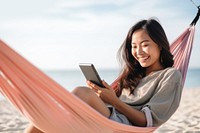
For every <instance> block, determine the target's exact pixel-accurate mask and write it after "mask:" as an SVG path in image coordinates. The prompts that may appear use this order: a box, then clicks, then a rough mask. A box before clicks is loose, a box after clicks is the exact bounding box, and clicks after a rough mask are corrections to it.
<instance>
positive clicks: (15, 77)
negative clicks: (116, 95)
mask: <svg viewBox="0 0 200 133" xmlns="http://www.w3.org/2000/svg"><path fill="white" fill-rule="evenodd" d="M194 31H195V27H194V26H190V27H188V29H186V31H185V32H183V33H182V34H181V35H180V36H179V37H178V38H177V39H176V41H175V42H174V43H173V44H172V45H171V51H172V52H173V54H174V58H175V67H176V68H178V69H179V70H180V71H181V73H182V74H183V77H184V79H185V77H186V72H187V69H188V63H189V59H190V54H191V50H192V42H193V37H194ZM183 84H184V83H183ZM113 87H114V84H113ZM0 92H1V93H2V94H3V95H4V96H5V97H6V98H7V99H8V100H9V101H10V102H11V103H12V104H13V105H14V106H15V107H16V108H17V109H18V110H19V112H21V113H22V114H23V115H24V116H25V117H26V118H27V119H28V120H30V121H31V122H32V123H33V124H34V125H35V126H36V127H37V128H39V129H40V130H42V131H44V132H46V133H66V132H67V133H80V132H81V133H94V132H95V133H148V132H153V131H155V130H156V127H150V128H149V127H135V126H128V125H124V124H120V123H117V122H114V121H111V120H109V119H107V118H105V117H104V116H102V115H101V114H99V113H98V112H97V111H95V110H94V109H93V108H91V107H90V106H88V105H87V104H86V103H84V102H83V101H81V100H80V99H78V98H77V97H75V96H74V95H73V94H72V93H70V92H68V91H67V90H66V89H65V88H63V87H62V86H60V85H59V84H58V83H56V82H55V81H54V80H52V79H51V78H50V77H48V76H47V75H45V74H44V73H43V72H42V71H40V70H39V69H38V68H36V67H35V66H33V65H32V64H31V63H29V62H28V61H27V60H26V59H24V58H23V57H22V56H20V55H19V54H18V53H16V52H15V51H14V50H12V49H11V48H10V47H9V46H7V45H6V44H5V43H4V42H3V41H0Z"/></svg>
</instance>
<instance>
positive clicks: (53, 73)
mask: <svg viewBox="0 0 200 133" xmlns="http://www.w3.org/2000/svg"><path fill="white" fill-rule="evenodd" d="M43 72H44V73H45V74H47V75H48V76H49V77H50V78H52V79H53V80H55V81H56V82H57V83H59V84H60V85H61V86H63V87H64V88H66V89H67V90H68V91H72V90H73V89H74V88H75V87H77V86H84V85H86V83H85V81H86V80H85V77H84V75H83V74H82V72H81V71H80V70H79V69H78V70H46V71H45V70H44V71H43ZM98 73H99V75H100V77H101V79H103V80H105V81H106V82H107V83H109V84H111V83H112V82H113V81H114V80H115V79H116V78H117V77H118V75H119V70H116V69H100V70H98ZM184 89H200V68H189V69H188V72H187V77H186V81H185V85H184ZM3 98H4V97H3V96H2V95H1V94H0V100H1V99H3Z"/></svg>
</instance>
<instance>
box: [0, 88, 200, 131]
mask: <svg viewBox="0 0 200 133" xmlns="http://www.w3.org/2000/svg"><path fill="white" fill-rule="evenodd" d="M199 96H200V88H195V89H184V91H183V95H182V100H181V104H180V107H179V109H178V110H177V111H176V113H175V114H174V115H173V116H172V117H171V118H170V119H169V120H168V121H167V122H166V123H165V124H163V125H162V126H161V127H160V128H158V129H157V130H156V131H155V133H200V98H199ZM28 124H29V122H28V121H27V120H26V118H24V117H23V116H22V115H20V114H19V113H18V112H17V111H16V110H15V108H13V107H12V106H11V105H10V104H9V102H8V101H6V100H1V101H0V133H23V131H24V129H25V128H26V127H27V125H28Z"/></svg>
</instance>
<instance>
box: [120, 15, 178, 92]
mask: <svg viewBox="0 0 200 133" xmlns="http://www.w3.org/2000/svg"><path fill="white" fill-rule="evenodd" d="M139 29H144V30H145V31H146V32H147V34H148V35H149V36H150V38H151V39H152V40H153V41H154V42H155V43H156V44H157V45H158V46H159V47H160V48H161V51H160V63H161V65H162V66H163V68H167V67H172V66H173V64H174V60H173V55H172V54H171V52H170V48H169V42H168V39H167V37H166V34H165V31H164V29H163V28H162V26H161V25H160V23H159V22H157V21H156V20H155V19H148V20H141V21H139V22H138V23H136V24H135V25H134V26H132V27H131V28H130V30H129V32H128V34H127V36H126V38H125V40H124V42H123V44H122V45H121V47H120V49H119V51H118V56H119V61H120V62H121V64H122V67H123V69H122V73H121V78H120V81H119V83H120V86H119V88H118V89H119V91H118V95H120V94H121V92H122V89H123V88H129V89H130V92H131V93H133V92H134V88H135V87H136V86H137V85H138V84H139V82H140V80H141V79H142V78H143V77H144V76H145V75H146V69H145V68H143V67H142V66H141V65H140V64H139V62H138V61H137V60H136V59H135V58H134V57H133V55H132V53H131V41H132V35H133V33H134V32H135V31H137V30H139Z"/></svg>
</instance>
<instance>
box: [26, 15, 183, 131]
mask: <svg viewBox="0 0 200 133" xmlns="http://www.w3.org/2000/svg"><path fill="white" fill-rule="evenodd" d="M119 55H120V60H121V61H122V66H123V70H122V73H121V76H120V78H119V79H118V80H117V82H118V86H117V87H116V88H113V87H112V86H110V85H108V84H107V83H106V82H105V81H102V83H103V85H104V86H105V88H101V87H99V86H97V85H95V84H93V83H91V82H90V81H87V85H88V86H89V87H77V88H75V89H74V90H73V93H74V94H75V95H76V96H78V97H79V98H80V99H82V100H83V101H85V102H86V103H87V104H89V105H90V106H91V107H93V108H94V109H96V110H97V111H98V112H99V113H101V114H102V115H104V116H105V117H107V118H109V119H111V120H114V121H117V122H120V123H123V124H127V125H134V126H143V127H145V126H147V127H152V126H160V125H161V124H163V123H164V122H166V121H167V120H168V119H169V118H170V117H171V116H172V114H173V113H174V112H175V111H176V109H177V108H178V106H179V103H180V98H181V92H182V85H181V74H180V72H179V71H178V70H176V69H175V68H173V67H172V66H173V63H174V61H173V56H172V54H171V53H170V50H169V42H168V40H167V37H166V35H165V32H164V30H163V28H162V26H161V25H160V24H159V23H158V22H157V21H156V20H154V19H149V20H142V21H139V22H138V23H136V24H135V25H134V26H133V27H131V29H130V30H129V32H128V35H127V37H126V39H125V41H124V43H123V44H122V46H121V47H120V49H119ZM114 89H115V90H116V91H115V90H114ZM107 104H109V105H111V106H107ZM33 130H34V131H35V132H36V130H37V129H36V128H34V127H31V128H29V131H28V130H27V132H32V131H33ZM38 132H39V131H38Z"/></svg>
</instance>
